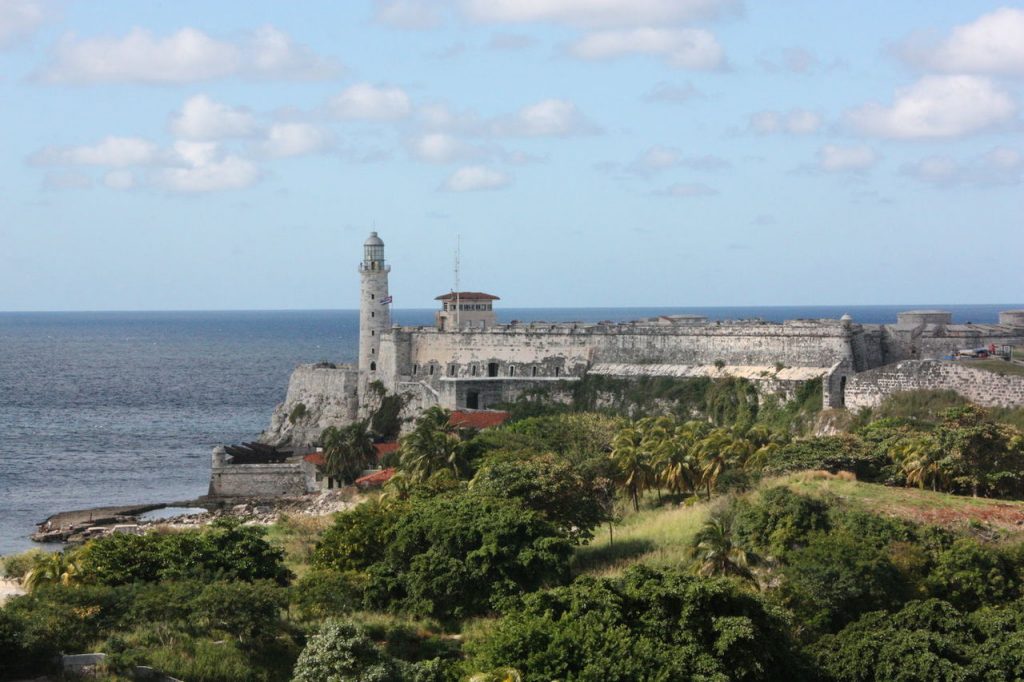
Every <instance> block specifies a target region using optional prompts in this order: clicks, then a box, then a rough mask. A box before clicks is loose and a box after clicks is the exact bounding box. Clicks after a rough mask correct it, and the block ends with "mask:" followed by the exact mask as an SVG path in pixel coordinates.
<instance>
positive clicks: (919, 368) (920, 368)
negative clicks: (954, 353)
mask: <svg viewBox="0 0 1024 682" xmlns="http://www.w3.org/2000/svg"><path fill="white" fill-rule="evenodd" d="M921 389H930V390H952V391H956V392H957V393H959V394H960V395H962V396H963V397H965V398H967V399H968V400H970V401H971V402H973V403H977V404H978V405H983V406H986V407H1017V406H1024V376H1013V375H1010V376H1004V375H999V374H996V373H994V372H989V371H987V370H983V369H974V368H972V367H967V366H964V365H961V364H959V363H957V362H951V361H941V360H905V361H903V362H898V363H896V364H895V365H887V366H885V367H879V368H878V369H873V370H870V371H867V372H861V373H859V374H853V375H850V376H849V377H848V378H847V381H846V396H845V397H846V400H845V402H846V407H848V408H849V409H851V410H859V409H861V408H865V407H877V406H878V405H880V404H881V402H882V400H884V399H885V397H886V396H888V395H891V394H893V393H900V392H903V391H915V390H921Z"/></svg>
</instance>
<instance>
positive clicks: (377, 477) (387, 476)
mask: <svg viewBox="0 0 1024 682" xmlns="http://www.w3.org/2000/svg"><path fill="white" fill-rule="evenodd" d="M394 475H395V470H394V469H393V468H389V469H381V470H380V471H374V472H373V473H372V474H366V475H365V476H360V477H359V478H357V479H356V486H357V487H359V488H379V487H380V486H382V485H384V484H385V483H387V482H388V481H390V480H391V477H392V476H394Z"/></svg>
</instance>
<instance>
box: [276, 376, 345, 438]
mask: <svg viewBox="0 0 1024 682" xmlns="http://www.w3.org/2000/svg"><path fill="white" fill-rule="evenodd" d="M357 386H358V372H357V371H356V370H355V368H354V367H352V366H351V365H337V366H335V365H328V364H325V363H321V364H316V365H299V366H298V367H296V368H295V371H293V372H292V375H291V378H290V379H289V380H288V393H287V394H286V396H285V399H284V402H283V403H281V404H280V405H278V406H277V407H276V408H275V409H274V413H273V414H272V415H271V417H270V427H269V428H268V429H267V430H266V431H264V432H263V433H262V434H260V442H262V443H267V444H268V445H276V446H291V447H297V448H302V447H309V446H311V445H313V444H314V443H316V441H317V439H319V437H320V433H321V432H322V431H323V430H324V429H325V428H327V427H328V426H339V425H342V424H347V423H350V422H351V421H353V420H354V419H355V418H356V414H357V411H358V408H359V397H358V395H357V390H358V389H357Z"/></svg>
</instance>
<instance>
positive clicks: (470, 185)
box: [443, 166, 509, 192]
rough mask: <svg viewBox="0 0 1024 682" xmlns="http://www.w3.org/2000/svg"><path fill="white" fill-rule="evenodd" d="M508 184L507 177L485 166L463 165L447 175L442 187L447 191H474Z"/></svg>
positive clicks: (497, 187)
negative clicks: (449, 175)
mask: <svg viewBox="0 0 1024 682" xmlns="http://www.w3.org/2000/svg"><path fill="white" fill-rule="evenodd" d="M508 184H509V177H508V176H507V175H505V174H504V173H502V172H501V171H499V170H495V169H493V168H488V167H487V166H465V167H463V168H460V169H458V170H457V171H455V172H454V173H453V174H452V175H451V177H449V178H448V179H447V180H446V181H445V183H444V185H443V188H444V189H446V190H448V191H449V192H475V191H479V190H492V189H500V188H502V187H505V186H507V185H508Z"/></svg>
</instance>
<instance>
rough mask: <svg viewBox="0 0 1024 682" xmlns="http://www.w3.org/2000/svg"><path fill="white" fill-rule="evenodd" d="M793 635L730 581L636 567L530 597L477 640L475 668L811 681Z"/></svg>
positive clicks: (604, 676)
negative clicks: (790, 636)
mask: <svg viewBox="0 0 1024 682" xmlns="http://www.w3.org/2000/svg"><path fill="white" fill-rule="evenodd" d="M786 633H787V627H786V624H785V622H784V621H782V620H781V619H780V618H779V616H778V614H776V613H775V612H773V611H772V610H771V609H769V608H767V607H766V606H765V605H764V604H763V603H762V602H761V601H760V600H759V599H758V598H757V597H755V596H754V595H752V594H750V593H748V592H745V591H743V590H742V589H740V588H739V587H738V586H737V585H736V584H734V583H732V582H730V581H728V580H725V579H719V578H715V579H708V578H697V577H694V576H692V575H688V574H685V573H683V572H681V571H679V570H667V571H664V572H661V571H655V570H653V569H650V568H647V567H643V566H637V567H633V568H631V569H629V570H628V571H626V573H625V574H624V575H623V576H622V577H620V578H593V577H589V576H588V577H581V578H577V579H576V581H575V582H573V583H572V584H571V585H569V586H567V587H560V588H555V589H551V590H547V591H544V592H540V593H536V594H530V595H527V596H526V597H524V598H523V600H522V604H521V605H519V606H516V607H514V608H510V610H509V611H508V612H507V613H506V615H505V616H504V617H503V618H502V619H501V620H500V621H499V622H498V623H497V625H496V626H495V627H494V628H493V629H492V630H491V631H490V632H488V633H487V634H485V635H484V637H483V638H482V639H481V640H479V641H476V642H470V644H469V648H470V650H471V651H470V653H471V658H470V663H471V664H472V665H471V669H473V670H493V669H496V668H503V667H510V668H515V669H516V670H518V671H519V672H520V673H521V674H522V679H523V680H524V681H526V682H534V681H536V682H541V681H543V682H547V681H548V680H610V681H611V680H616V681H618V680H621V681H627V680H653V679H659V680H691V679H705V680H737V681H742V680H791V679H806V675H804V674H802V673H804V672H805V671H803V670H802V669H801V664H800V657H799V656H798V655H797V653H796V651H795V649H794V648H793V646H792V644H791V642H790V640H789V639H788V636H787V634H786Z"/></svg>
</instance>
